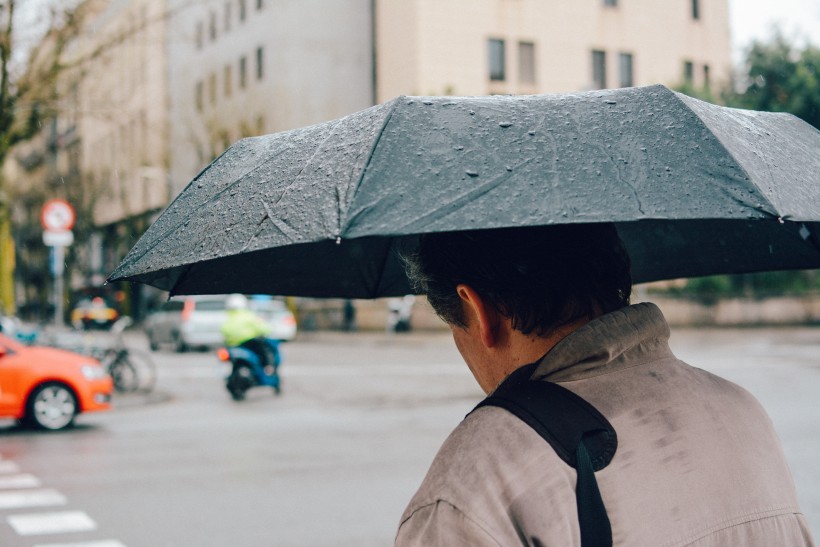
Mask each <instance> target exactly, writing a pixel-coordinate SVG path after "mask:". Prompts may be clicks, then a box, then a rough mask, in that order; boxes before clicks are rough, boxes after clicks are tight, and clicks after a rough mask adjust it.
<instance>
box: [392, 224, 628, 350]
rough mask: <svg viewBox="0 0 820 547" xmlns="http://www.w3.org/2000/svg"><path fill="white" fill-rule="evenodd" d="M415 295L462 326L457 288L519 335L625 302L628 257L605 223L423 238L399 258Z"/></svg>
mask: <svg viewBox="0 0 820 547" xmlns="http://www.w3.org/2000/svg"><path fill="white" fill-rule="evenodd" d="M405 264H406V266H407V275H408V277H409V278H410V280H411V282H412V283H413V284H414V286H415V288H416V290H417V292H419V293H423V294H427V299H428V301H429V302H430V305H431V306H432V307H433V309H434V310H435V311H436V313H437V314H438V315H439V317H441V318H442V319H443V320H444V321H445V322H447V323H448V324H450V325H454V326H458V327H465V326H466V323H465V319H464V315H463V308H462V302H461V299H460V298H459V296H458V294H457V293H456V286H457V285H458V284H460V283H465V284H467V285H469V286H471V287H472V288H473V289H474V290H475V291H476V292H478V294H480V295H481V296H482V297H483V298H485V299H487V301H488V302H489V304H490V305H491V306H493V308H494V309H495V310H496V311H498V312H499V313H501V314H502V315H504V316H505V317H509V318H511V319H512V325H513V328H515V329H516V330H519V331H521V332H523V333H524V334H530V333H533V332H534V333H536V334H538V335H544V334H546V333H548V332H550V331H551V330H553V329H556V328H558V327H561V326H563V325H567V324H569V323H572V322H574V321H576V320H578V319H581V318H583V317H590V318H591V317H594V316H595V315H596V314H597V313H608V312H611V311H615V310H617V309H620V308H623V307H624V306H627V305H628V304H629V295H630V293H631V291H632V277H631V275H630V262H629V255H628V254H627V252H626V249H625V248H624V245H623V242H622V241H621V239H620V238H619V237H618V232H617V230H616V229H615V226H614V225H613V224H609V223H607V224H562V225H552V226H535V227H525V228H499V229H492V230H471V231H462V232H445V233H432V234H424V235H422V236H421V237H420V241H419V247H418V249H417V251H415V252H414V253H411V254H409V255H408V256H406V257H405Z"/></svg>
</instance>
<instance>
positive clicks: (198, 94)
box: [194, 82, 205, 112]
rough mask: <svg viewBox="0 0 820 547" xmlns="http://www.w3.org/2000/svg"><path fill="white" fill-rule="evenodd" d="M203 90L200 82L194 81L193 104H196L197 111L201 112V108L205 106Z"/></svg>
mask: <svg viewBox="0 0 820 547" xmlns="http://www.w3.org/2000/svg"><path fill="white" fill-rule="evenodd" d="M204 95H205V90H204V86H203V85H202V82H197V83H196V91H195V93H194V104H195V105H196V109H197V111H198V112H202V108H203V107H204V106H205V96H204Z"/></svg>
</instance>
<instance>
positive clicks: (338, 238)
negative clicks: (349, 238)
mask: <svg viewBox="0 0 820 547" xmlns="http://www.w3.org/2000/svg"><path fill="white" fill-rule="evenodd" d="M341 244H342V238H341V237H338V236H337V237H336V245H341Z"/></svg>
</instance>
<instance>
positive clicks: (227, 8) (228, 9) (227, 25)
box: [225, 2, 233, 32]
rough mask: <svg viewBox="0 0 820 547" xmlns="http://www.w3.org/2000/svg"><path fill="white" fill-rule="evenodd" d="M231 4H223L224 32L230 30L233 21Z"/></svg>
mask: <svg viewBox="0 0 820 547" xmlns="http://www.w3.org/2000/svg"><path fill="white" fill-rule="evenodd" d="M232 7H233V4H231V3H230V2H225V32H228V31H229V30H231V23H232V19H233V9H232Z"/></svg>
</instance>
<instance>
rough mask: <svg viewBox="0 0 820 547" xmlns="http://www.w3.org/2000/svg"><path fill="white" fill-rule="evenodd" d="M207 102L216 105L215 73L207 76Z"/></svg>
mask: <svg viewBox="0 0 820 547" xmlns="http://www.w3.org/2000/svg"><path fill="white" fill-rule="evenodd" d="M208 100H210V102H211V104H216V72H211V75H210V76H208Z"/></svg>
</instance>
